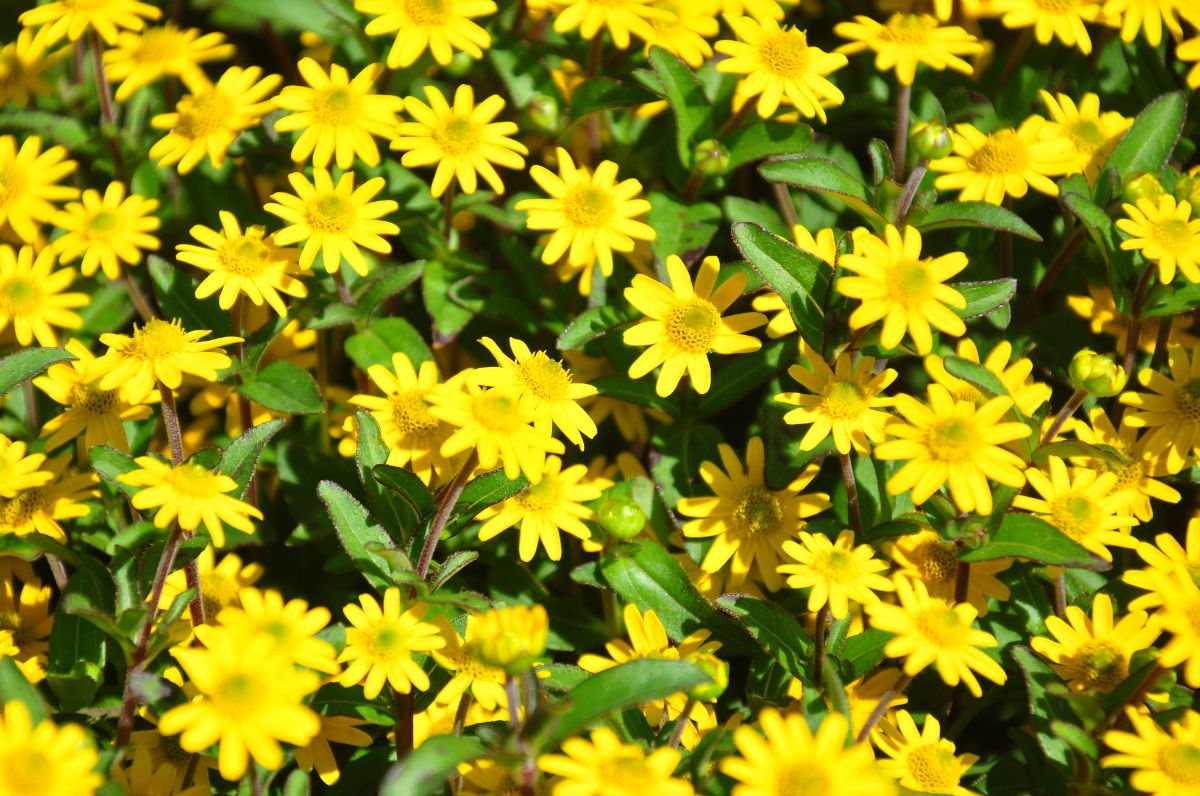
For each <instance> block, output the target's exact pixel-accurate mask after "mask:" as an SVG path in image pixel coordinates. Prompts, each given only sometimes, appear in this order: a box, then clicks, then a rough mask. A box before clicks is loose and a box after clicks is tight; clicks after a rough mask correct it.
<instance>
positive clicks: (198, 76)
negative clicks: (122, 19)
mask: <svg viewBox="0 0 1200 796" xmlns="http://www.w3.org/2000/svg"><path fill="white" fill-rule="evenodd" d="M234 52H235V48H234V46H233V45H232V44H230V43H228V42H226V41H225V34H224V33H215V32H214V33H202V31H200V30H198V29H196V28H177V27H175V25H174V24H172V23H170V22H168V23H167V24H165V25H163V26H162V27H161V28H146V29H145V30H142V31H140V32H138V33H132V32H129V31H122V32H121V33H118V34H117V43H116V46H115V47H113V48H112V49H109V50H105V51H104V70H105V74H106V76H107V77H108V79H109V80H111V81H113V82H117V83H120V85H119V86H117V92H116V99H117V102H124V101H125V100H127V99H129V98H130V97H132V96H133V93H134V92H135V91H137V90H138V89H139V88H141V87H142V86H147V85H150V84H151V83H153V82H155V81H156V80H159V79H161V78H163V77H167V76H170V77H177V78H179V79H180V80H181V81H183V84H184V86H186V87H187V89H188V91H191V92H193V93H194V92H197V91H200V90H202V89H204V88H205V87H207V86H208V77H207V76H206V75H205V74H204V69H203V68H201V66H200V64H203V63H208V62H209V61H225V60H228V59H229V58H231V57H232V56H233V54H234Z"/></svg>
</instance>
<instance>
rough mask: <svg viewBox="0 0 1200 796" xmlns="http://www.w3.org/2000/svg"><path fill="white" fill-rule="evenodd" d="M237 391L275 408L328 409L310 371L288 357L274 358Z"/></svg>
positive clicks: (306, 411)
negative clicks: (288, 359) (287, 358)
mask: <svg viewBox="0 0 1200 796" xmlns="http://www.w3.org/2000/svg"><path fill="white" fill-rule="evenodd" d="M237 391H238V392H239V393H240V394H242V395H244V396H246V397H247V398H249V399H250V400H251V401H254V403H256V404H258V405H259V406H261V407H263V408H264V409H269V410H271V411H272V412H285V413H287V414H292V415H319V414H321V412H323V411H325V402H324V401H323V400H321V391H320V390H319V389H317V383H316V381H314V380H313V377H312V376H310V375H309V374H308V371H307V370H305V369H304V368H301V367H300V366H299V365H295V364H293V363H291V362H288V361H286V360H280V361H278V362H272V363H271V364H270V365H267V366H266V367H265V368H263V369H262V370H260V371H259V372H258V373H256V374H255V375H254V377H253V378H252V379H250V380H248V381H247V382H246V383H244V384H240V385H238V388H237Z"/></svg>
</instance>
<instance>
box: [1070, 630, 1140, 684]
mask: <svg viewBox="0 0 1200 796" xmlns="http://www.w3.org/2000/svg"><path fill="white" fill-rule="evenodd" d="M1075 659H1076V661H1077V662H1078V665H1079V668H1080V669H1081V670H1082V671H1083V679H1084V683H1085V684H1086V685H1087V687H1088V688H1096V689H1099V690H1101V691H1105V692H1107V691H1111V690H1113V689H1114V688H1116V687H1117V686H1118V685H1120V684H1121V683H1122V682H1124V680H1125V677H1126V675H1128V674H1129V660H1128V659H1127V658H1126V657H1125V653H1123V652H1122V651H1121V650H1120V649H1118V648H1117V647H1116V646H1115V645H1113V644H1111V643H1109V642H1107V641H1092V642H1090V643H1088V644H1084V645H1083V646H1082V647H1080V649H1079V651H1078V652H1076V653H1075Z"/></svg>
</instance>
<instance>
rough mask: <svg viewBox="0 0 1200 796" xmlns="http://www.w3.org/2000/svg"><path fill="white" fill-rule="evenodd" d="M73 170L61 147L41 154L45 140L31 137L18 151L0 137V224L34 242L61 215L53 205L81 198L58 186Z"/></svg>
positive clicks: (12, 142) (10, 140) (14, 144)
mask: <svg viewBox="0 0 1200 796" xmlns="http://www.w3.org/2000/svg"><path fill="white" fill-rule="evenodd" d="M45 7H46V6H39V8H45ZM74 171H75V161H73V160H67V150H66V149H64V148H63V147H61V146H52V147H50V148H48V149H46V150H45V151H42V139H41V138H39V137H38V136H36V135H31V136H28V137H26V138H23V139H22V140H21V142H20V148H18V146H17V139H16V138H15V137H13V136H11V135H0V185H3V186H4V190H3V191H0V225H2V224H3V223H4V222H5V221H7V222H8V223H9V225H10V226H11V227H12V229H13V232H15V233H17V237H18V238H19V239H20V240H21V241H23V242H25V243H34V242H35V241H36V240H37V238H38V231H39V229H40V227H41V225H42V223H43V222H46V221H49V220H50V219H52V218H54V216H55V214H56V213H57V212H58V208H56V207H55V206H54V204H53V203H54V202H61V201H64V200H66V199H74V198H75V197H76V196H78V194H79V191H78V190H77V189H76V188H74V187H71V186H68V185H58V182H59V180H61V179H62V178H63V177H66V176H67V175H68V174H71V173H72V172H74Z"/></svg>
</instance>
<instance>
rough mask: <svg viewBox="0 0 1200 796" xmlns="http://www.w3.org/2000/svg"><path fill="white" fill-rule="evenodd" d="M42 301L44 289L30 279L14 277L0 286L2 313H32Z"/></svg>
mask: <svg viewBox="0 0 1200 796" xmlns="http://www.w3.org/2000/svg"><path fill="white" fill-rule="evenodd" d="M41 301H42V289H41V288H40V287H38V285H37V283H35V282H32V281H30V280H28V279H21V278H19V277H18V278H13V279H11V280H9V282H8V283H7V284H5V285H3V286H0V314H4V315H10V316H12V315H32V314H33V313H34V312H35V311H36V310H37V309H38V305H39V304H40V303H41Z"/></svg>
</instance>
